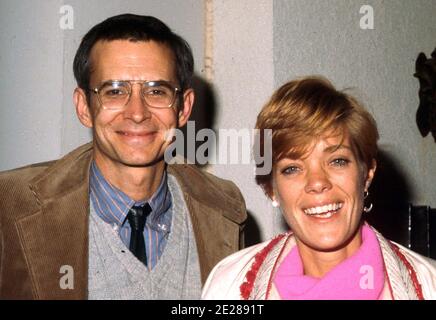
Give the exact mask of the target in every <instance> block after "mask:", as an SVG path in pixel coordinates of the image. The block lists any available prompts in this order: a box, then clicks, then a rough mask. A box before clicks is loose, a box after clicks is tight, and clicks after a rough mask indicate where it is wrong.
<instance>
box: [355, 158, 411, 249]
mask: <svg viewBox="0 0 436 320" xmlns="http://www.w3.org/2000/svg"><path fill="white" fill-rule="evenodd" d="M369 192H370V195H369V197H368V199H366V200H365V203H366V205H367V206H368V205H369V203H371V202H372V203H373V205H374V206H373V209H372V211H371V212H369V213H366V214H365V213H364V214H365V217H364V218H365V220H366V221H368V223H369V224H371V225H372V226H374V227H375V228H376V229H377V230H378V231H379V232H380V233H381V234H383V236H385V237H386V238H388V239H390V240H393V241H395V242H398V243H400V244H402V245H404V246H406V247H407V245H408V243H409V230H408V227H409V220H408V219H409V216H408V206H409V203H410V202H411V199H412V196H413V193H412V190H411V187H410V184H409V182H408V181H407V179H406V177H405V175H404V173H403V172H402V171H401V169H400V168H399V167H398V166H397V165H396V161H395V159H394V158H393V157H392V156H390V155H389V154H387V153H386V152H384V151H382V150H380V151H379V156H378V164H377V172H376V174H375V177H374V181H373V183H372V185H371V187H370V189H369Z"/></svg>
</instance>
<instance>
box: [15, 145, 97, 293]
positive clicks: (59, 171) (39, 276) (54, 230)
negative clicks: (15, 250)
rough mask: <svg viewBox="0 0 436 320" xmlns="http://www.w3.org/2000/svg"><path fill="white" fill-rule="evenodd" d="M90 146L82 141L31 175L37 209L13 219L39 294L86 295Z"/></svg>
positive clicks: (35, 290)
mask: <svg viewBox="0 0 436 320" xmlns="http://www.w3.org/2000/svg"><path fill="white" fill-rule="evenodd" d="M91 151H92V146H91V145H90V144H87V145H85V146H82V147H80V148H78V149H76V150H74V151H73V152H71V153H70V154H68V155H67V156H65V157H64V158H62V159H60V160H58V161H57V162H56V163H55V164H54V165H53V166H51V167H49V168H48V169H47V170H46V171H45V172H43V174H41V175H40V176H38V177H36V178H35V179H33V180H32V181H31V183H30V188H31V190H32V191H33V193H34V194H35V198H36V203H37V207H38V209H37V210H36V211H35V212H34V213H31V214H29V215H27V216H24V217H22V218H20V219H19V220H17V222H16V225H17V230H18V233H19V237H20V242H21V246H22V248H23V252H24V255H25V257H26V262H27V265H28V268H29V270H30V277H31V281H32V286H33V288H34V292H35V294H36V298H38V299H86V298H87V278H88V214H89V166H90V163H91V159H92V154H91Z"/></svg>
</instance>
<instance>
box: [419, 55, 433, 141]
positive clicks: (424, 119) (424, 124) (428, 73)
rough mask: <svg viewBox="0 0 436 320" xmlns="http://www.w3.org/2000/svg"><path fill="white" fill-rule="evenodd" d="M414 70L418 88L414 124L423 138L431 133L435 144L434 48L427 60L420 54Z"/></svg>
mask: <svg viewBox="0 0 436 320" xmlns="http://www.w3.org/2000/svg"><path fill="white" fill-rule="evenodd" d="M415 68H416V72H415V74H414V76H415V77H416V78H418V79H419V87H420V88H419V107H418V111H417V112H416V124H417V125H418V129H419V132H420V133H421V135H422V136H423V137H425V136H427V135H428V134H429V132H431V133H432V135H433V138H434V139H435V142H436V48H435V50H434V51H433V53H432V54H431V58H429V59H427V57H426V56H425V54H424V53H422V52H421V53H420V54H419V55H418V58H417V59H416V64H415Z"/></svg>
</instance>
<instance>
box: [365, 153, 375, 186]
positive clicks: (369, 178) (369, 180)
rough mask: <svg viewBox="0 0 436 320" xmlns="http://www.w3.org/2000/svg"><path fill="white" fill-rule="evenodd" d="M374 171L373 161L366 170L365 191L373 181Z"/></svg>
mask: <svg viewBox="0 0 436 320" xmlns="http://www.w3.org/2000/svg"><path fill="white" fill-rule="evenodd" d="M376 170H377V161H376V160H375V159H373V160H372V162H371V167H370V168H369V169H368V173H367V175H366V181H365V191H368V189H369V186H370V185H371V183H372V180H373V179H374V175H375V171H376Z"/></svg>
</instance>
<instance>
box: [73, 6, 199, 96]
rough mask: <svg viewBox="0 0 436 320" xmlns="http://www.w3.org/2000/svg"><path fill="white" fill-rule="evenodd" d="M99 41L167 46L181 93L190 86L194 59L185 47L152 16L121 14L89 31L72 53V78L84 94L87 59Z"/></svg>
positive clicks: (87, 85)
mask: <svg viewBox="0 0 436 320" xmlns="http://www.w3.org/2000/svg"><path fill="white" fill-rule="evenodd" d="M100 40H106V41H111V40H130V41H151V40H152V41H156V42H158V43H162V44H165V45H167V46H168V47H169V48H170V49H171V50H172V51H173V53H174V56H175V66H176V76H177V80H178V82H179V85H180V87H181V89H182V91H185V90H186V89H188V88H190V87H191V83H192V75H193V70H194V58H193V56H192V51H191V48H190V46H189V44H188V43H187V42H186V41H185V40H184V39H183V38H182V37H180V36H179V35H177V34H175V33H174V32H172V31H171V29H170V28H169V27H168V26H167V25H166V24H165V23H163V22H162V21H160V20H159V19H157V18H155V17H151V16H140V15H135V14H121V15H117V16H114V17H111V18H108V19H106V20H104V21H103V22H101V23H99V24H97V25H95V26H94V27H93V28H92V29H91V30H89V31H88V33H87V34H86V35H85V36H84V37H83V39H82V42H81V43H80V46H79V49H78V50H77V52H76V56H75V57H74V64H73V69H74V77H75V78H76V81H77V85H78V86H79V87H80V88H82V89H83V90H85V91H86V92H87V93H88V90H89V81H90V74H91V66H90V61H89V56H90V53H91V50H92V48H93V46H94V45H95V44H96V43H97V42H98V41H100Z"/></svg>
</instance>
